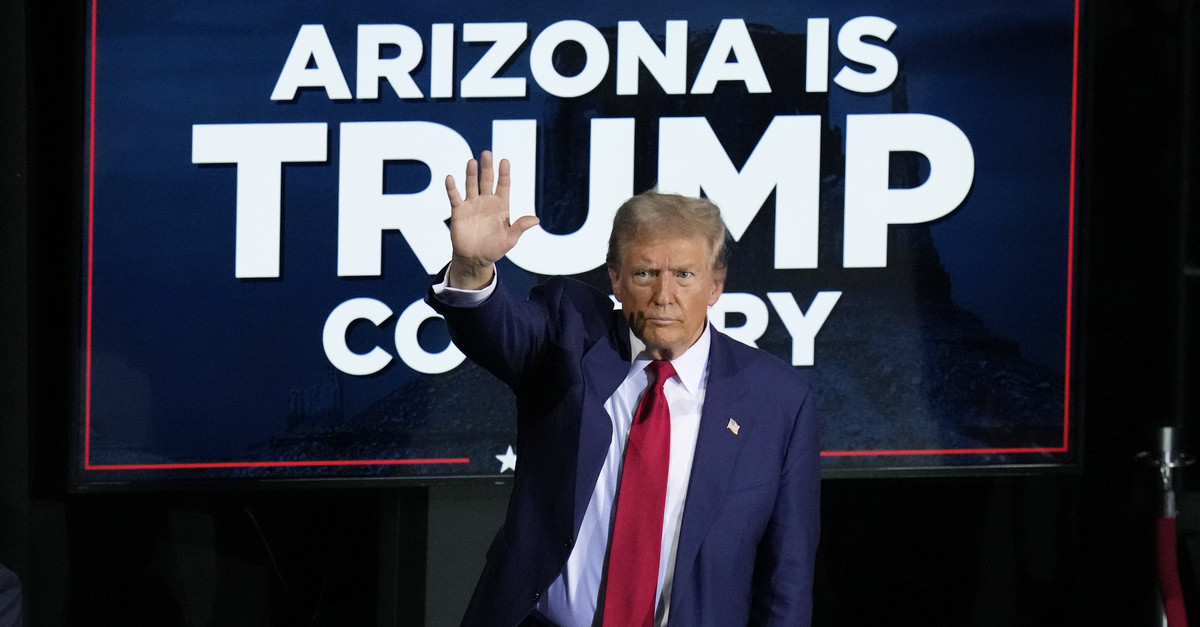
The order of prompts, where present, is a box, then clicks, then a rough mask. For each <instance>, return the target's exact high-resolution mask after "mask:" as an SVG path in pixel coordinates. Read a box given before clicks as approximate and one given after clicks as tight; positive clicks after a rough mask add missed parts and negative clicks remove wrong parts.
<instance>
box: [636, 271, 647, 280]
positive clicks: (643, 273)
mask: <svg viewBox="0 0 1200 627" xmlns="http://www.w3.org/2000/svg"><path fill="white" fill-rule="evenodd" d="M633 276H634V277H636V278H639V279H648V278H650V271H649V270H638V271H637V272H634V273H633Z"/></svg>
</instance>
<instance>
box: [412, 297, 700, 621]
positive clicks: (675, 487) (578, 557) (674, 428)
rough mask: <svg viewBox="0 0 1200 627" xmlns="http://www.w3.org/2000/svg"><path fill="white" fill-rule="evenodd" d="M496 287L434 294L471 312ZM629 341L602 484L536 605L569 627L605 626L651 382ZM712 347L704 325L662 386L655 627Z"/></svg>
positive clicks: (663, 612)
mask: <svg viewBox="0 0 1200 627" xmlns="http://www.w3.org/2000/svg"><path fill="white" fill-rule="evenodd" d="M495 287H496V280H495V277H493V279H492V282H491V283H490V284H489V285H488V286H487V287H484V288H483V289H481V290H462V289H457V288H453V287H449V286H448V285H447V283H446V282H445V281H443V282H442V283H441V284H438V285H435V286H434V287H433V290H434V293H435V294H437V295H438V298H440V299H442V300H443V301H445V302H446V303H447V304H451V305H459V306H470V305H472V304H478V303H480V302H482V301H483V300H485V299H486V298H487V297H488V296H489V295H491V293H492V291H494V290H495ZM629 340H630V342H629V343H630V347H631V351H630V354H631V355H633V361H632V363H631V364H630V367H629V372H628V374H626V375H625V381H624V382H623V383H622V384H621V385H620V386H619V387H618V388H617V391H616V392H613V395H612V396H610V397H609V398H608V401H606V402H605V403H604V409H605V410H606V411H607V412H608V415H609V417H611V418H612V422H613V430H612V441H611V442H609V446H608V454H607V455H606V456H605V458H604V465H603V466H602V467H601V469H600V476H599V477H598V478H597V479H596V487H595V488H594V489H593V491H592V495H591V499H590V500H589V501H588V505H587V511H586V513H584V515H583V521H582V523H581V525H580V527H579V534H578V535H577V536H576V538H575V546H574V548H573V549H572V550H571V556H570V557H569V558H568V559H567V566H566V568H565V569H564V570H563V572H562V573H561V574H560V575H559V577H558V579H555V580H554V583H552V584H550V587H549V588H548V589H547V590H546V593H545V594H543V595H542V597H541V599H540V600H539V601H538V604H537V609H538V611H539V612H541V613H542V614H543V615H544V616H545V617H546V618H549V619H550V620H551V621H553V622H555V623H557V624H558V625H561V626H562V627H592V625H593V624H599V622H598V621H596V618H597V616H596V611H597V609H598V608H599V606H600V605H601V603H602V599H601V598H600V582H601V579H602V578H603V576H604V561H605V556H606V555H607V553H608V541H609V538H610V537H611V535H612V527H613V522H614V521H615V520H616V510H615V509H614V508H613V502H614V500H615V498H616V495H617V490H618V487H619V485H620V478H621V466H622V461H623V460H624V458H625V443H626V441H627V440H628V439H629V429H630V427H631V426H632V425H633V413H634V412H635V411H636V410H637V405H638V402H639V401H640V400H641V398H642V395H643V394H644V393H645V391H646V387H647V384H648V382H649V376H648V375H647V374H646V371H645V370H646V366H647V365H649V364H650V361H651V359H650V358H649V357H647V356H646V355H645V354H644V351H645V348H646V345H645V344H644V343H643V342H642V341H641V340H640V339H638V337H637V336H635V335H634V334H633V332H632V331H631V332H630V333H629ZM710 342H711V336H710V331H709V328H708V325H707V324H705V326H704V332H703V333H702V334H701V335H700V339H698V340H696V343H695V344H693V345H692V346H691V347H690V348H688V350H687V351H685V352H684V353H683V354H682V355H679V356H678V357H676V358H675V359H673V360H671V365H672V366H674V367H675V373H676V376H674V377H671V378H670V379H668V380H667V382H666V384H665V385H664V387H663V392H664V394H665V396H666V398H667V406H668V407H669V409H670V411H671V457H670V462H669V465H668V469H667V499H666V509H665V511H664V512H663V530H662V534H663V536H662V538H663V539H662V549H661V554H660V556H659V567H658V586H657V589H656V594H655V596H656V598H657V599H658V604H657V608H656V610H655V613H654V624H655V626H656V627H661V626H662V625H665V624H666V622H667V616H668V614H669V609H670V602H671V584H672V580H673V578H674V574H675V554H676V551H677V549H678V546H679V530H680V523H681V522H682V521H683V506H684V499H685V497H686V496H687V488H688V480H689V479H690V478H691V474H692V458H693V456H694V455H695V452H696V437H697V435H698V434H699V431H700V411H701V409H702V408H703V407H704V392H705V389H706V388H707V381H708V352H709V345H710Z"/></svg>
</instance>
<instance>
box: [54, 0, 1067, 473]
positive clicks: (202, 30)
mask: <svg viewBox="0 0 1200 627" xmlns="http://www.w3.org/2000/svg"><path fill="white" fill-rule="evenodd" d="M1079 30H1080V20H1079V6H1078V3H1077V1H1076V0H1007V1H999V0H996V1H986V2H980V1H975V2H963V1H961V0H915V1H913V2H904V3H892V2H880V1H879V0H859V1H849V2H847V1H845V0H839V1H837V2H832V1H829V2H826V1H818V2H810V3H783V2H767V1H763V2H755V1H750V2H745V1H743V2H726V1H706V0H692V1H689V2H661V3H640V2H610V3H584V4H572V3H566V4H563V3H559V2H549V1H541V0H530V1H528V2H522V3H517V4H513V3H485V2H475V1H462V0H443V1H441V2H412V3H396V2H380V1H374V0H363V1H361V2H353V3H345V2H331V1H320V0H312V1H308V2H293V1H283V0H255V1H253V2H246V1H244V0H238V1H236V2H234V1H228V0H214V1H211V2H203V3H196V2H180V1H177V0H153V1H149V0H147V1H131V0H93V2H92V4H91V20H90V22H89V31H90V32H89V38H88V42H89V44H88V51H89V58H88V60H87V68H88V71H87V77H88V87H87V102H86V111H87V133H86V136H87V147H86V164H85V167H86V169H87V177H86V180H87V189H86V190H85V195H84V196H85V197H84V201H83V202H84V212H83V214H84V216H85V221H84V224H83V225H82V237H81V240H82V247H83V253H84V254H83V259H84V267H83V269H82V277H83V278H82V281H81V292H82V295H81V303H82V311H81V316H80V317H81V320H82V324H81V326H82V329H81V332H80V337H81V342H80V343H81V350H80V363H81V376H80V385H79V387H80V399H81V401H80V403H79V406H80V408H79V412H78V416H77V420H76V428H75V429H74V438H73V440H74V447H75V451H76V454H75V455H73V456H72V459H73V462H72V463H73V464H74V466H75V467H74V469H73V478H74V481H73V483H74V485H75V486H76V487H80V488H87V487H97V486H104V485H112V484H128V483H131V482H133V483H138V482H155V483H159V482H168V483H169V482H172V481H177V480H178V481H182V482H185V483H186V482H188V481H193V480H247V481H253V480H262V479H311V478H353V479H363V478H409V479H413V478H415V479H432V478H440V477H489V478H495V477H497V476H501V475H506V474H511V473H512V472H513V469H514V468H515V467H516V464H517V463H518V462H517V459H518V453H519V448H520V447H519V443H518V442H517V441H516V424H515V405H514V400H513V397H512V394H511V392H510V391H509V390H508V389H507V388H505V387H504V386H503V385H502V384H501V383H500V382H499V381H498V380H496V379H495V378H493V377H492V376H491V375H490V374H488V373H487V372H486V371H484V370H482V369H481V368H479V367H477V366H475V365H474V364H472V363H471V362H470V361H469V360H465V359H464V357H463V355H462V353H461V352H459V351H458V349H457V348H456V347H455V346H454V345H453V344H452V343H451V342H450V340H449V336H448V334H447V331H446V328H445V324H444V322H443V321H441V320H440V319H439V318H438V317H437V315H436V314H435V313H434V312H433V311H432V310H431V309H430V308H429V307H428V306H427V305H426V304H425V303H424V302H423V298H424V296H425V293H426V290H427V288H428V286H429V284H430V276H431V275H432V274H435V273H436V272H438V270H439V269H441V268H442V267H443V266H444V265H445V264H446V263H447V261H448V260H449V258H450V250H451V247H450V239H449V230H448V227H447V220H448V218H449V212H450V206H449V202H448V201H447V199H446V195H445V190H444V185H443V179H444V178H445V176H446V175H447V174H455V175H456V176H458V178H459V180H460V181H461V178H462V176H461V175H462V172H463V169H464V166H465V163H466V161H467V160H468V159H469V158H471V157H472V156H473V155H478V154H479V153H480V152H481V151H483V150H485V149H486V150H492V151H494V152H495V153H496V154H497V155H498V156H499V157H504V158H508V159H509V160H510V162H511V163H512V171H513V212H514V214H536V215H538V216H539V217H540V218H541V225H540V226H539V227H535V228H534V229H533V230H531V231H530V232H528V233H527V234H526V235H525V236H524V237H523V238H522V240H521V242H520V244H519V245H518V246H517V247H516V248H515V249H514V250H513V251H512V252H511V253H510V254H509V256H508V257H507V258H506V259H504V260H502V261H501V262H500V264H499V273H500V275H501V277H502V283H503V289H510V290H515V291H517V292H521V293H524V292H527V291H528V290H529V289H530V288H531V287H532V286H533V285H535V284H536V283H538V282H539V281H541V280H543V279H544V278H546V277H547V276H551V275H572V276H574V277H576V278H578V279H580V280H582V281H585V282H587V283H590V284H592V285H594V286H595V287H597V288H599V289H601V290H605V291H606V292H611V289H610V286H609V284H608V276H607V273H606V271H605V268H604V257H605V250H606V243H607V239H608V235H609V230H610V227H611V221H612V216H613V213H614V212H615V210H616V208H617V207H618V206H619V205H620V204H621V202H622V201H624V200H625V199H626V198H628V197H629V196H631V195H633V194H635V193H638V192H641V191H644V190H647V189H650V188H652V187H655V186H657V188H658V189H660V190H664V191H672V192H680V193H685V194H691V195H700V194H703V195H705V196H707V197H709V198H711V199H712V200H714V201H715V202H716V203H717V204H718V205H720V206H721V208H722V211H723V215H724V217H725V221H726V223H727V226H728V229H729V233H730V236H731V240H732V255H731V261H730V271H729V275H728V280H727V283H726V285H725V293H724V295H723V296H722V298H721V300H720V301H719V302H718V303H717V305H716V306H714V307H713V308H712V309H711V311H710V320H711V322H712V324H713V325H714V326H716V327H717V328H718V329H723V330H724V331H725V333H727V334H729V335H731V336H732V337H734V338H736V339H738V340H741V341H742V342H745V343H747V344H752V345H756V346H757V347H759V348H761V349H763V350H766V351H769V352H771V353H773V354H774V355H776V356H778V357H779V358H780V359H782V360H784V361H786V362H788V363H790V364H791V365H792V366H793V367H795V368H797V369H799V370H801V371H803V372H804V374H805V375H806V376H807V377H808V379H809V380H810V381H811V382H812V383H813V385H814V387H815V389H816V390H817V392H818V399H819V400H818V408H819V415H820V418H821V421H822V439H823V441H822V451H823V452H822V456H823V463H824V468H825V470H826V471H827V472H829V473H831V474H839V473H858V472H882V471H901V472H913V471H914V470H917V469H920V470H926V471H928V470H932V471H948V472H978V471H981V470H989V469H993V468H999V467H1005V468H1012V467H1030V466H1047V465H1049V466H1062V465H1071V464H1073V463H1074V462H1076V461H1077V460H1078V458H1079V448H1078V440H1079V438H1078V435H1077V432H1078V427H1079V415H1078V412H1077V411H1076V408H1075V405H1073V404H1072V398H1073V391H1072V388H1073V386H1075V384H1076V383H1077V381H1076V377H1075V376H1074V375H1073V374H1072V367H1071V366H1072V361H1073V359H1072V357H1073V355H1074V354H1075V353H1076V352H1077V351H1076V349H1075V348H1074V347H1073V345H1072V332H1073V329H1074V327H1075V313H1074V311H1073V308H1072V304H1073V302H1075V301H1076V300H1077V296H1076V294H1077V291H1078V289H1077V286H1076V285H1075V280H1074V279H1075V276H1076V274H1077V270H1076V263H1075V260H1076V258H1077V257H1078V251H1077V248H1076V245H1075V244H1076V240H1077V239H1078V236H1077V234H1076V230H1075V224H1076V221H1077V207H1076V194H1075V191H1076V188H1077V184H1078V182H1077V165H1076V155H1077V148H1076V129H1077V127H1078V119H1077V115H1078V110H1079V105H1078V94H1079V90H1080V88H1079V82H1078V76H1079V69H1078V68H1079V54H1080V52H1079ZM1076 387H1077V386H1076Z"/></svg>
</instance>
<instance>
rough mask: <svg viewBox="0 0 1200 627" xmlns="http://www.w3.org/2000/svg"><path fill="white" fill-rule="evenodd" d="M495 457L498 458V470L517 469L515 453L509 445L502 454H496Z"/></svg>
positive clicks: (514, 470)
mask: <svg viewBox="0 0 1200 627" xmlns="http://www.w3.org/2000/svg"><path fill="white" fill-rule="evenodd" d="M496 459H498V460H500V472H504V471H505V470H511V471H513V472H516V471H517V454H516V453H514V452H513V450H512V446H511V445H510V446H509V447H508V450H507V451H504V454H503V455H497V456H496Z"/></svg>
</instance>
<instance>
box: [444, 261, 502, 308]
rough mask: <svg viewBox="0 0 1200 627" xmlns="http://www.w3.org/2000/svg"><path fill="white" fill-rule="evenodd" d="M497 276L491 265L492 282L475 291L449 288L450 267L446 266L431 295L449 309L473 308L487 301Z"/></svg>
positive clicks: (494, 268) (493, 266) (494, 287)
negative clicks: (440, 280) (448, 306)
mask: <svg viewBox="0 0 1200 627" xmlns="http://www.w3.org/2000/svg"><path fill="white" fill-rule="evenodd" d="M498 274H499V273H498V272H497V271H496V266H495V264H492V281H491V282H490V283H488V284H487V285H485V286H483V287H482V288H480V289H477V290H464V289H462V288H458V287H450V266H446V273H445V275H444V276H443V278H442V282H441V283H438V284H437V285H434V286H433V294H434V296H437V299H438V300H440V301H442V302H443V303H446V304H447V305H450V306H451V307H475V306H477V305H479V304H481V303H482V302H483V301H485V300H487V299H488V297H489V296H491V295H492V292H494V291H496V279H497V277H498Z"/></svg>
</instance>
